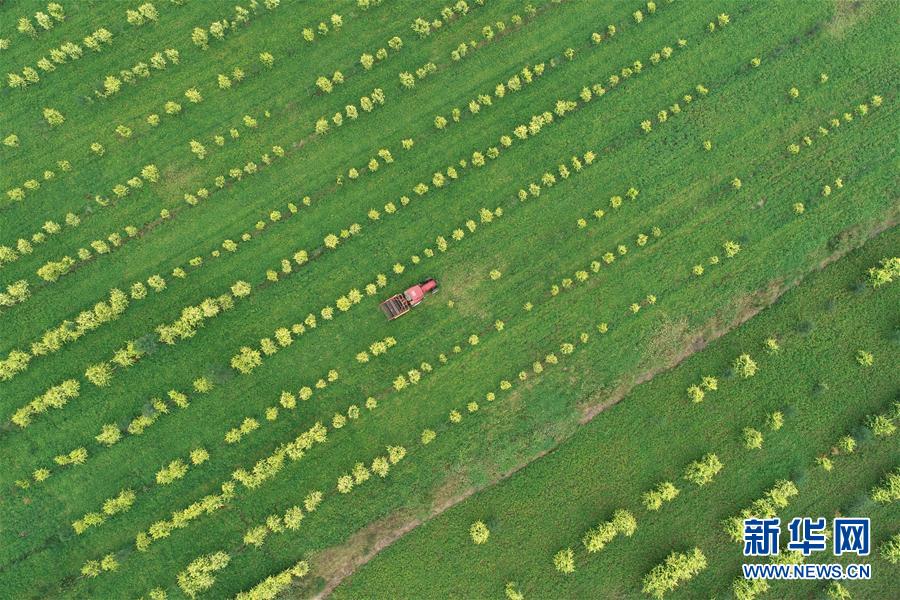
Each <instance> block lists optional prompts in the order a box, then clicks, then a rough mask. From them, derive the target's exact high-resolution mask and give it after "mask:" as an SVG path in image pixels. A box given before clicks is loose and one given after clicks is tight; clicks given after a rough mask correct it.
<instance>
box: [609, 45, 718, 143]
mask: <svg viewBox="0 0 900 600" xmlns="http://www.w3.org/2000/svg"><path fill="white" fill-rule="evenodd" d="M682 42H684V43H683V44H682ZM678 45H679V47H683V46H685V45H687V42H686V41H685V40H678ZM659 56H662V58H663V59H668V58H669V57H670V56H672V48H670V47H669V46H666V47H664V48H663V49H662V51H661V52H660V53H659V54H656V53H654V54H653V55H651V57H650V62H651V64H657V63H658V62H659V58H658V57H659ZM641 68H642V65H641V64H640V61H637V62H635V63H634V71H635V72H637V73H640V71H641ZM630 76H631V73H630V72H628V68H627V67H626V68H625V69H622V78H623V79H627V78H628V77H630ZM610 83H612V79H611V80H610ZM694 90H695V91H696V92H697V97H698V98H702V97H703V96H706V95H707V94H709V89H708V88H707V87H706V86H704V85H703V84H697V85H696V86H695V87H694ZM681 99H682V101H683V102H684V103H685V104H691V103H692V102H693V101H694V96H693V95H691V94H685V95H684V96H682V97H681ZM681 110H682V109H681V104H679V103H678V102H676V103H674V104H672V105H671V106H669V108H668V109H662V110H660V111H659V112H658V113H657V114H656V124H658V125H661V124H663V123H665V122H667V121H668V120H669V119H670V118H671V117H674V116H676V115H679V114H681ZM653 125H654V121H653V120H652V119H644V120H643V121H641V130H642V131H643V132H644V133H650V132H651V131H653ZM705 147H706V146H705ZM706 149H707V150H711V149H712V145H711V143H710V145H709V146H708V147H706Z"/></svg>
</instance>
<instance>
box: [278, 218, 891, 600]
mask: <svg viewBox="0 0 900 600" xmlns="http://www.w3.org/2000/svg"><path fill="white" fill-rule="evenodd" d="M897 223H898V215H897V214H892V215H891V216H890V217H889V218H888V219H887V220H885V221H883V222H881V223H877V224H875V225H873V226H872V227H871V228H870V229H868V231H866V232H861V231H860V230H859V228H854V229H851V230H848V231H847V232H845V233H848V234H851V235H850V237H851V238H852V239H854V240H856V241H857V242H858V243H856V244H854V245H853V246H852V247H847V248H842V249H840V250H837V251H835V252H832V253H831V254H829V255H828V256H826V257H825V258H824V259H822V260H821V261H820V262H819V263H818V265H816V267H815V268H814V269H812V270H810V271H809V272H807V273H806V274H805V275H804V276H802V277H797V278H795V279H793V280H792V281H789V282H785V281H782V280H776V281H772V282H770V283H769V284H768V285H766V286H765V287H763V288H761V289H759V290H757V291H756V292H754V293H752V294H749V295H747V296H745V297H744V298H743V299H742V300H741V302H740V304H741V306H740V307H739V309H738V310H737V311H736V314H735V316H734V317H733V318H732V319H731V320H730V321H728V322H724V323H723V322H722V321H721V320H720V319H719V318H718V317H713V318H711V319H710V320H708V321H707V322H706V323H705V324H704V325H703V326H702V327H701V328H700V329H699V330H698V331H697V332H695V333H693V334H692V335H690V336H689V337H687V338H686V339H685V343H684V346H683V350H681V351H680V352H678V353H677V354H674V355H672V356H669V357H667V358H666V359H665V360H664V361H663V363H661V364H659V365H657V366H655V367H653V368H650V369H646V370H644V371H642V372H641V373H639V374H638V375H637V376H635V377H634V378H633V379H631V380H630V381H627V382H624V383H621V384H620V385H619V386H617V387H616V388H615V389H613V390H612V391H609V392H605V393H603V394H602V399H600V400H597V399H596V398H591V399H590V401H589V402H587V403H586V404H585V406H584V407H583V408H582V416H581V418H580V419H579V423H580V424H582V425H584V424H585V423H588V422H589V421H591V420H592V419H593V418H594V417H596V416H597V415H599V414H600V413H602V412H603V411H605V410H607V409H608V408H610V407H612V406H614V405H616V404H617V403H619V402H620V401H622V399H624V398H625V397H626V396H627V395H628V394H629V393H630V392H631V391H632V390H633V389H634V388H635V387H637V386H638V385H640V384H642V383H646V382H647V381H650V380H651V379H653V378H654V377H656V376H657V375H659V374H660V373H663V372H665V371H667V370H669V369H672V368H675V367H676V366H678V365H679V364H680V363H681V362H683V361H684V360H686V359H687V358H689V357H691V356H692V355H693V354H695V353H696V352H699V351H701V350H703V349H704V348H706V347H707V346H708V345H709V344H710V343H711V342H713V341H715V340H717V339H719V338H720V337H722V336H724V335H726V334H727V333H729V332H730V331H732V330H733V329H735V328H737V327H739V326H741V325H742V324H744V323H745V322H747V321H748V320H750V319H751V318H753V317H754V316H756V315H757V314H759V313H760V312H761V311H762V310H764V309H765V308H767V307H769V306H771V305H772V304H774V303H775V302H777V301H778V299H779V298H780V297H781V296H782V295H783V294H784V293H785V292H787V291H788V290H790V289H792V288H794V287H796V286H797V285H798V284H799V283H800V282H801V281H802V280H803V279H804V278H805V277H807V276H808V275H810V274H812V273H813V272H816V271H821V270H822V269H824V268H825V267H827V266H828V265H830V264H831V263H833V262H835V261H836V260H838V259H840V258H841V257H843V256H844V255H846V254H847V253H848V252H850V251H852V250H855V249H856V248H858V247H860V246H862V245H863V244H865V243H866V242H868V241H869V240H870V239H872V238H873V237H875V236H877V235H878V234H880V233H881V232H883V231H885V230H887V229H890V228H892V227H895V226H896V225H897ZM595 400H597V401H595ZM576 431H578V430H577V429H575V430H574V431H573V432H572V435H574V433H575V432H576ZM569 437H571V436H569ZM567 439H568V437H567V438H564V439H560V440H559V443H558V444H557V445H556V446H554V448H552V449H550V450H547V451H544V452H541V453H539V454H536V455H534V456H532V457H530V458H529V459H528V460H527V461H524V462H522V463H520V464H518V465H516V466H515V467H514V468H512V469H510V470H508V471H506V472H504V473H502V474H501V475H500V476H499V477H497V478H496V479H494V480H493V481H491V482H490V483H488V484H485V485H483V486H479V487H474V486H466V487H464V488H463V489H461V490H455V491H452V492H450V493H445V494H436V498H437V499H436V500H435V502H434V504H433V505H432V507H431V508H430V509H429V511H428V513H427V515H426V516H424V517H416V516H414V514H413V512H412V511H411V510H401V511H396V512H394V513H392V514H390V515H388V516H387V517H384V518H382V519H379V520H378V521H374V522H372V523H370V524H369V525H367V526H366V527H364V528H362V529H360V530H359V531H357V532H356V533H354V534H353V535H352V536H351V537H350V539H349V540H348V541H347V542H346V543H344V544H342V545H340V546H335V547H332V548H329V549H327V550H324V551H322V552H319V553H318V554H316V555H315V556H313V557H312V558H311V561H310V562H311V563H312V564H313V573H312V575H313V577H310V578H309V579H308V580H307V581H309V580H312V579H313V578H321V579H324V580H325V585H324V587H323V588H322V589H321V590H320V591H318V592H317V593H315V594H314V595H313V598H314V599H315V600H323V599H324V598H327V597H328V596H329V595H330V594H331V592H332V591H333V590H334V589H335V588H336V587H337V586H338V585H340V584H341V582H342V581H343V580H344V579H346V578H347V577H349V576H350V575H352V574H353V573H354V572H355V571H356V570H357V569H359V568H360V567H361V566H363V565H365V564H366V563H367V562H369V561H370V560H372V559H373V558H374V557H375V556H376V555H378V553H379V552H381V551H382V550H384V549H385V548H387V547H388V546H390V545H391V544H393V543H394V542H395V541H397V540H398V539H400V538H401V537H403V536H404V535H406V534H407V533H409V532H410V531H412V530H413V529H415V528H416V527H418V526H419V525H421V524H422V523H424V522H426V521H428V520H430V519H432V518H434V517H436V516H438V515H440V514H441V513H443V512H444V511H446V510H447V509H449V508H452V507H453V506H455V505H456V504H459V503H460V502H462V501H464V500H466V499H467V498H469V497H470V496H472V495H473V494H475V493H476V492H479V491H481V490H483V489H485V488H487V487H489V486H493V485H496V484H498V483H500V482H502V481H503V480H505V479H508V478H509V477H511V476H513V475H515V474H516V473H517V472H519V471H520V470H522V469H523V468H525V467H526V466H528V465H529V464H531V463H532V462H534V461H535V460H538V459H540V458H542V457H543V456H546V455H547V454H549V453H550V452H553V451H555V450H556V448H559V447H560V446H561V445H562V444H563V443H564V442H565V441H566V440H567ZM308 591H309V590H305V592H306V593H308ZM305 592H304V590H302V589H301V588H295V589H294V590H293V593H289V594H288V596H289V597H298V598H299V597H306V594H305Z"/></svg>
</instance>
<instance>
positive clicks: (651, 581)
mask: <svg viewBox="0 0 900 600" xmlns="http://www.w3.org/2000/svg"><path fill="white" fill-rule="evenodd" d="M706 566H707V562H706V556H705V555H704V554H703V552H701V551H700V549H699V548H694V549H693V550H691V551H689V552H688V553H679V552H672V553H671V554H670V555H669V556H667V557H666V559H665V561H663V563H661V564H659V565H656V566H655V567H653V569H652V570H651V571H650V572H649V573H647V575H646V576H645V577H644V580H643V588H642V591H643V592H644V593H645V594H649V595H650V596H653V597H654V598H662V597H663V596H665V595H666V593H667V592H670V591H672V590H674V589H675V588H676V587H678V585H679V584H680V583H681V582H682V581H687V580H689V579H691V578H693V577H694V576H695V575H697V574H698V573H699V572H701V571H703V570H704V569H705V568H706Z"/></svg>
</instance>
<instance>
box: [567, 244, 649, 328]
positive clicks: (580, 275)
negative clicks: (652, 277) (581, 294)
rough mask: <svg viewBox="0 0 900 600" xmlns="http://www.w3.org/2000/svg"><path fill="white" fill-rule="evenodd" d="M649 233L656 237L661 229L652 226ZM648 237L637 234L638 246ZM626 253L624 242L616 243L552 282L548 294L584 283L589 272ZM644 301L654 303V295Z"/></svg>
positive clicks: (633, 310) (589, 276) (595, 270)
mask: <svg viewBox="0 0 900 600" xmlns="http://www.w3.org/2000/svg"><path fill="white" fill-rule="evenodd" d="M650 234H651V235H652V236H653V237H654V238H657V237H659V236H661V235H662V230H661V229H660V228H659V227H654V228H653V229H652V230H651V231H650ZM649 239H650V236H648V235H646V234H643V233H641V234H639V235H638V238H637V240H638V242H639V243H638V246H641V247H642V246H645V245H646V244H647V241H648V240H649ZM627 253H628V246H626V245H625V244H619V245H617V246H616V247H615V249H614V251H613V250H609V251H607V252H605V253H603V255H602V256H600V257H598V258H599V260H593V261H591V264H590V266H589V267H588V268H585V269H579V270H578V271H575V273H574V274H573V277H564V278H563V279H562V280H560V282H559V284H556V283H554V284H552V285H551V286H550V296H558V295H559V294H560V293H561V292H564V291H566V290H569V289H571V288H572V287H573V286H575V285H576V284H579V283H585V282H586V281H588V280H589V279H590V278H591V273H599V272H600V269H601V268H602V265H603V264H607V265H611V264H613V263H614V262H615V261H616V257H617V256H625V255H626V254H627ZM646 301H647V303H648V304H654V303H655V302H656V297H655V296H652V295H649V296H647V298H646ZM632 306H638V305H637V304H633V305H632ZM638 310H640V309H637V310H635V309H634V308H632V312H635V313H636V312H638Z"/></svg>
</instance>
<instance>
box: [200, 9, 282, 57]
mask: <svg viewBox="0 0 900 600" xmlns="http://www.w3.org/2000/svg"><path fill="white" fill-rule="evenodd" d="M280 3H281V2H280V0H263V4H264V5H265V7H266V9H268V10H275V9H276V8H278V5H279V4H280ZM258 13H259V3H258V2H252V3H251V4H250V8H249V9H246V8H244V7H243V6H241V5H240V4H237V5H235V7H234V12H233V13H232V15H231V18H230V19H228V18H226V19H220V20H218V21H213V22H212V23H210V24H209V26H208V27H194V29H193V30H192V31H191V41H192V42H193V43H194V45H195V46H197V47H199V48H200V49H201V50H206V49H208V48H209V43H210V37H211V38H212V40H214V41H215V40H223V39H225V36H226V35H227V34H228V33H230V32H232V31H234V30H235V29H236V28H237V27H238V26H246V25H249V24H250V22H251V20H252V19H253V18H254V17H256V16H257V15H258Z"/></svg>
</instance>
